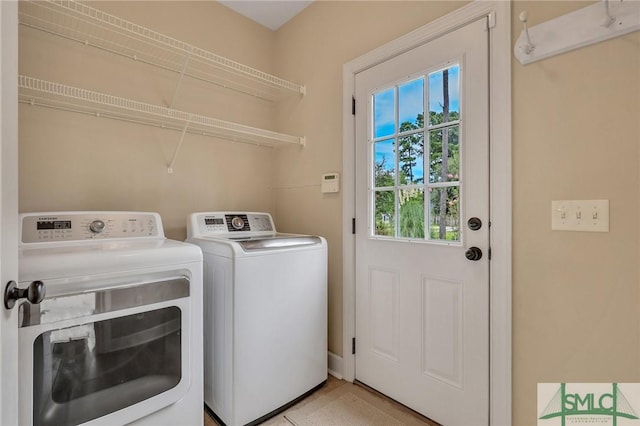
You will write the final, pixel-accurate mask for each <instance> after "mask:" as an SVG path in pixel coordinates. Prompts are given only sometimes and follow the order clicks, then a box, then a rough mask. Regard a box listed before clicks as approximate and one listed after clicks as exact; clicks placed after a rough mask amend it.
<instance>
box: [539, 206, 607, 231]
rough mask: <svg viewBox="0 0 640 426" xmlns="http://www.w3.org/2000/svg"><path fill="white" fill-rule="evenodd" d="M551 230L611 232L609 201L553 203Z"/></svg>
mask: <svg viewBox="0 0 640 426" xmlns="http://www.w3.org/2000/svg"><path fill="white" fill-rule="evenodd" d="M551 229H552V230H554V231H584V232H609V200H559V201H551Z"/></svg>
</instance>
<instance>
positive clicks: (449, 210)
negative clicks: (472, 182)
mask: <svg viewBox="0 0 640 426" xmlns="http://www.w3.org/2000/svg"><path fill="white" fill-rule="evenodd" d="M429 190H430V197H429V199H430V200H429V201H430V202H429V239H430V240H444V241H460V187H458V186H446V187H436V188H429Z"/></svg>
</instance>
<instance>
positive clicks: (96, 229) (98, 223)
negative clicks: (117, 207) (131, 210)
mask: <svg viewBox="0 0 640 426" xmlns="http://www.w3.org/2000/svg"><path fill="white" fill-rule="evenodd" d="M105 226H106V225H105V224H104V221H102V220H100V219H97V220H94V221H93V222H91V224H90V225H89V230H90V231H91V232H93V233H94V234H99V233H101V232H102V231H104V227H105Z"/></svg>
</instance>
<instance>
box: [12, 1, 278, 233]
mask: <svg viewBox="0 0 640 426" xmlns="http://www.w3.org/2000/svg"><path fill="white" fill-rule="evenodd" d="M92 5H94V6H95V7H97V8H99V9H102V10H104V11H106V12H108V13H112V14H114V15H116V16H118V17H121V18H124V19H127V20H130V21H132V22H134V23H136V24H139V25H143V26H146V27H149V28H151V29H153V30H156V31H159V32H162V33H164V34H166V35H169V36H172V37H174V38H177V39H179V40H182V41H185V42H187V43H191V44H193V45H195V46H198V47H201V48H204V49H207V50H209V51H212V52H214V53H217V54H220V55H225V56H227V57H229V58H231V59H234V60H236V61H241V62H243V63H245V64H247V65H250V66H252V67H255V68H258V69H261V70H264V71H267V72H272V68H273V58H274V54H273V50H274V43H275V34H274V33H273V32H272V31H270V30H268V29H266V28H264V27H262V26H260V25H258V24H256V23H254V22H253V21H250V20H248V19H246V18H244V17H242V16H240V15H238V14H236V13H235V12H233V11H231V10H230V9H228V8H226V7H224V6H222V5H220V4H218V3H216V2H201V1H194V2H190V1H182V2H104V3H92ZM19 72H20V73H21V74H24V75H28V76H31V77H37V78H42V79H46V80H51V81H55V82H58V83H62V84H67V85H71V86H77V87H81V88H85V89H89V90H95V91H98V92H104V93H108V94H112V95H116V96H122V97H126V98H129V99H134V100H138V101H142V102H148V103H151V104H155V105H168V104H169V102H171V99H172V97H173V94H174V90H175V87H176V86H177V82H178V75H177V74H175V73H171V72H168V71H164V70H160V69H158V68H155V67H152V66H148V65H145V64H142V63H140V62H136V61H133V60H131V59H128V58H124V57H120V56H116V55H113V54H111V53H106V52H102V51H99V50H96V49H94V48H91V47H86V46H83V45H82V44H78V43H76V42H72V41H68V40H64V39H60V38H57V37H55V36H51V35H46V34H43V33H42V32H39V31H36V30H33V29H30V28H26V27H23V26H21V27H20V33H19ZM174 108H176V109H179V110H184V111H187V112H193V113H199V114H204V115H207V116H210V117H214V118H219V119H223V120H229V121H233V122H238V123H242V124H246V125H250V126H256V127H264V128H268V129H271V130H275V129H274V128H273V125H274V117H275V115H274V112H275V105H274V104H273V103H271V102H266V101H263V100H259V99H257V98H255V97H253V96H247V95H243V94H238V93H237V92H233V91H229V90H225V89H221V88H219V87H216V86H213V85H210V84H207V83H202V82H198V81H194V80H192V79H185V80H184V81H183V82H182V84H181V86H180V90H179V92H178V95H177V96H176V101H175V103H174ZM19 140H20V141H19V149H20V164H19V175H20V176H19V177H20V182H19V191H20V200H19V203H20V204H19V205H20V211H21V212H27V211H42V210H44V211H46V210H92V209H95V210H145V211H146V210H149V211H157V212H159V213H160V214H161V216H162V219H163V222H164V225H165V232H166V234H167V236H168V237H170V238H175V239H184V238H185V224H186V221H185V219H186V216H187V214H189V213H190V212H193V211H203V210H222V209H229V210H233V209H238V210H257V211H263V210H264V211H274V210H275V202H274V193H273V189H272V186H273V184H272V176H273V174H274V172H273V158H274V155H275V150H273V149H268V148H258V147H255V146H253V145H246V144H240V143H234V142H230V141H227V140H220V139H214V138H211V137H204V136H199V135H193V134H187V135H186V136H185V139H184V143H183V145H182V148H181V150H180V152H179V153H178V156H177V159H176V162H175V164H174V173H173V174H169V173H167V165H168V164H169V162H170V161H171V158H172V156H173V152H174V149H175V147H176V146H177V144H178V141H179V140H180V132H177V131H171V130H162V129H158V128H154V127H148V126H141V125H139V124H133V123H126V122H122V121H114V120H108V119H98V118H96V117H91V116H83V115H79V114H72V113H69V112H64V111H59V110H53V109H49V108H42V107H32V106H28V105H24V104H20V106H19Z"/></svg>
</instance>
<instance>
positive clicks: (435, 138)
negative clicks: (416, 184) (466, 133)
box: [429, 126, 460, 183]
mask: <svg viewBox="0 0 640 426" xmlns="http://www.w3.org/2000/svg"><path fill="white" fill-rule="evenodd" d="M459 127H460V126H451V127H445V128H442V129H438V130H432V131H430V132H429V182H430V183H437V182H456V181H458V180H460V144H459V141H460V138H459V136H460V129H459Z"/></svg>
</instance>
